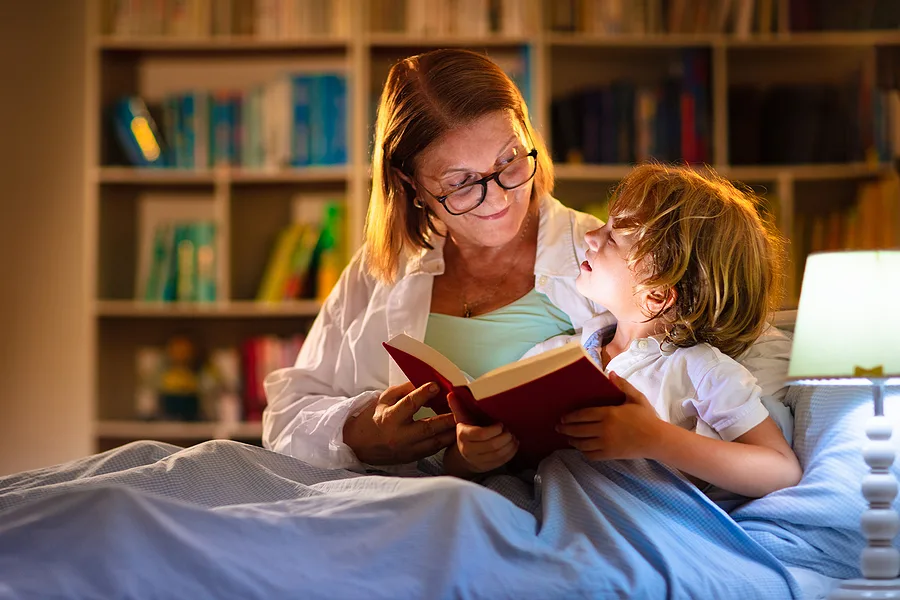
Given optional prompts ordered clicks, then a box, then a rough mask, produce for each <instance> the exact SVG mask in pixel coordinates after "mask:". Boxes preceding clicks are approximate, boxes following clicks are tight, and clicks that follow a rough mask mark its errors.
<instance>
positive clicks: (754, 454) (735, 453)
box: [647, 417, 803, 498]
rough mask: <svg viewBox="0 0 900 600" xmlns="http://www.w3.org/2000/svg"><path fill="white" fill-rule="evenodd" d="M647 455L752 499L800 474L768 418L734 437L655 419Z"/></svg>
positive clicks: (793, 481) (792, 482)
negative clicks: (717, 436)
mask: <svg viewBox="0 0 900 600" xmlns="http://www.w3.org/2000/svg"><path fill="white" fill-rule="evenodd" d="M647 458H653V459H655V460H658V461H660V462H663V463H665V464H667V465H669V466H670V467H673V468H675V469H678V470H679V471H682V472H683V473H685V474H687V475H690V476H692V477H696V478H698V479H701V480H703V481H706V482H709V483H711V484H713V485H715V486H717V487H720V488H722V489H724V490H728V491H730V492H734V493H736V494H740V495H742V496H748V497H751V498H759V497H761V496H765V495H766V494H769V493H771V492H774V491H775V490H780V489H782V488H785V487H790V486H792V485H796V484H797V482H799V481H800V477H801V476H802V475H803V471H802V470H801V468H800V463H799V462H798V461H797V457H796V456H795V455H794V452H793V451H792V450H791V448H790V446H788V444H787V442H786V441H785V439H784V436H782V435H781V431H780V430H779V429H778V425H776V424H775V421H773V420H772V418H771V417H767V418H766V419H765V420H764V421H763V422H762V423H760V424H759V425H757V426H756V427H754V428H753V429H751V430H750V431H748V432H747V433H745V434H743V435H741V436H740V437H738V438H736V439H735V440H734V441H733V442H726V441H724V440H717V439H714V438H709V437H705V436H702V435H698V434H697V433H695V432H693V431H688V430H687V429H682V428H681V427H678V426H676V425H672V424H671V423H666V422H664V421H659V436H658V437H657V441H656V443H653V444H652V446H651V447H650V448H648V452H647Z"/></svg>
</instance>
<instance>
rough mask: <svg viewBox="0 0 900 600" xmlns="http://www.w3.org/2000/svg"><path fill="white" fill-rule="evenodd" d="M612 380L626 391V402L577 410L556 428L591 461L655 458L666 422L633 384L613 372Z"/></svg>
mask: <svg viewBox="0 0 900 600" xmlns="http://www.w3.org/2000/svg"><path fill="white" fill-rule="evenodd" d="M609 379H610V381H612V382H613V383H614V384H615V385H616V387H618V388H619V389H620V390H622V391H623V392H624V393H625V403H624V404H622V405H620V406H603V407H595V408H585V409H582V410H576V411H575V412H571V413H569V414H567V415H566V416H565V417H563V419H562V422H561V423H560V424H559V425H557V427H556V430H557V431H558V432H560V433H561V434H563V435H565V436H568V438H569V443H570V444H571V445H572V447H573V448H576V449H578V450H581V452H582V453H584V455H585V457H587V458H588V459H590V460H612V459H616V458H653V457H654V456H655V455H656V446H657V444H658V443H659V440H660V435H659V432H660V429H661V428H662V427H664V426H665V422H664V421H662V420H661V419H660V418H659V416H658V415H657V414H656V411H655V410H654V409H653V406H651V404H650V402H649V401H648V400H647V398H646V396H644V395H643V394H642V393H641V392H639V391H638V390H637V389H636V388H635V387H634V386H633V385H631V384H630V383H628V382H627V381H625V380H624V379H622V378H621V377H619V376H618V375H616V374H615V373H612V372H611V373H610V374H609Z"/></svg>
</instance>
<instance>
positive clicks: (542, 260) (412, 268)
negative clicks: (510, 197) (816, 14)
mask: <svg viewBox="0 0 900 600" xmlns="http://www.w3.org/2000/svg"><path fill="white" fill-rule="evenodd" d="M538 210H539V217H538V237H537V254H536V256H535V261H534V274H535V275H548V276H550V277H577V276H578V273H579V266H578V259H577V254H576V248H575V243H574V240H573V236H572V230H573V223H572V218H573V217H572V216H571V214H569V211H568V210H566V208H565V207H564V206H563V205H562V203H560V202H559V200H557V199H556V198H552V197H550V196H544V197H542V198H540V200H539V205H538ZM438 226H439V227H440V223H438ZM443 233H444V232H443V231H440V232H439V233H434V232H428V234H427V235H426V240H427V241H428V243H430V244H431V246H432V248H422V249H419V250H417V251H416V252H414V253H412V254H411V255H410V256H409V258H408V259H407V262H406V274H407V275H414V274H417V273H427V274H429V275H434V276H437V275H441V274H443V273H444V244H445V242H446V241H447V238H446V237H445V236H444V235H443Z"/></svg>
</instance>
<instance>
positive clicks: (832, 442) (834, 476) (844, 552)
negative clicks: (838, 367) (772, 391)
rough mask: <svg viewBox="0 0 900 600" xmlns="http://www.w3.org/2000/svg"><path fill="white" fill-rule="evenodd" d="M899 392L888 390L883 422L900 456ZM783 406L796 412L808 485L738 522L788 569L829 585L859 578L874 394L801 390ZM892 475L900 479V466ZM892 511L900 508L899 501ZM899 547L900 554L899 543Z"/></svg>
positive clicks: (742, 512) (757, 505)
mask: <svg viewBox="0 0 900 600" xmlns="http://www.w3.org/2000/svg"><path fill="white" fill-rule="evenodd" d="M898 400H900V388H896V387H895V388H887V389H886V393H885V414H886V415H887V416H888V418H889V419H890V421H891V423H892V424H893V426H894V429H895V434H894V436H893V437H892V442H893V445H894V448H895V451H898V455H900V443H898V440H900V402H898ZM785 403H786V404H788V406H790V407H791V408H792V410H793V412H794V439H793V447H794V451H795V452H796V454H797V458H798V459H799V460H800V464H801V465H802V467H803V478H802V479H801V481H800V483H799V484H798V485H797V486H795V487H792V488H787V489H784V490H779V491H777V492H773V493H772V494H769V495H768V496H765V497H764V498H760V499H758V500H754V501H752V502H749V503H747V504H745V505H743V506H742V507H740V508H738V509H737V510H735V511H734V512H733V513H732V517H734V519H735V520H736V521H737V522H738V523H740V524H741V526H742V527H743V528H744V529H745V530H747V531H748V533H749V534H750V535H751V537H753V538H754V539H756V540H757V541H758V542H759V543H760V544H762V545H763V546H764V547H766V548H767V549H768V550H769V551H771V552H772V553H773V554H775V556H776V557H778V558H779V559H780V560H781V561H782V562H784V563H786V564H788V565H793V566H798V567H804V568H808V569H812V570H814V571H817V572H818V573H820V574H822V575H826V576H828V577H837V578H841V579H847V578H850V577H859V576H860V572H859V557H860V552H861V551H862V549H863V548H864V547H865V545H866V539H865V537H864V536H863V534H862V531H861V529H860V522H859V519H860V516H861V515H862V512H863V511H864V510H865V509H866V508H867V507H868V503H867V502H866V500H865V498H863V496H862V492H861V488H860V484H861V482H862V479H863V477H864V476H865V475H866V474H867V473H868V472H869V467H868V465H866V463H865V461H864V460H863V456H862V449H863V446H864V445H865V444H866V443H867V442H868V438H867V437H866V435H865V428H866V425H867V422H868V420H869V418H870V417H871V416H872V414H873V402H872V388H871V387H868V386H808V387H806V386H803V387H800V386H795V387H792V388H791V390H790V391H789V393H788V395H787V397H786V399H785ZM898 462H900V461H895V462H894V465H893V466H892V467H891V472H892V473H893V474H894V476H898V475H900V465H898ZM894 508H895V509H898V508H900V499H895V501H894ZM894 545H895V546H896V547H898V548H900V544H898V541H897V540H896V539H895V540H894Z"/></svg>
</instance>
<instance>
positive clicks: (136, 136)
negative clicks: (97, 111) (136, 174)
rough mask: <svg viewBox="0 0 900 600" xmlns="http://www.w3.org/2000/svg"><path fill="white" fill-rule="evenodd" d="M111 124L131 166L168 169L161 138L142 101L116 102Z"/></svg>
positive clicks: (126, 99)
mask: <svg viewBox="0 0 900 600" xmlns="http://www.w3.org/2000/svg"><path fill="white" fill-rule="evenodd" d="M110 121H111V123H112V128H113V131H114V133H115V138H116V141H117V142H118V145H119V148H120V149H121V150H122V153H123V154H124V155H125V158H126V160H127V161H128V162H129V163H131V164H132V165H134V166H136V167H163V166H165V165H166V157H165V153H164V147H163V138H162V135H161V134H160V131H159V128H158V127H157V125H156V120H155V119H154V117H153V115H151V114H150V109H149V108H148V107H147V104H146V103H145V102H144V100H143V99H141V98H140V97H137V96H128V97H125V98H120V99H118V100H116V101H115V102H114V103H113V104H112V107H111V109H110Z"/></svg>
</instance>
